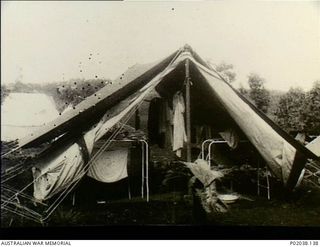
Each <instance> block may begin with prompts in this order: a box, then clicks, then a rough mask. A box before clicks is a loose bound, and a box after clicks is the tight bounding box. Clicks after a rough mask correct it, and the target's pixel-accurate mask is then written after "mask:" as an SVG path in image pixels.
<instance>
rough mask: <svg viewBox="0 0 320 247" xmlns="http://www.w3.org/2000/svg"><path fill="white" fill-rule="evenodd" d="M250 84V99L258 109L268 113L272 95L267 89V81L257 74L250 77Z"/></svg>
mask: <svg viewBox="0 0 320 247" xmlns="http://www.w3.org/2000/svg"><path fill="white" fill-rule="evenodd" d="M248 84H249V87H250V91H249V97H250V98H251V99H252V101H253V103H254V104H255V105H256V107H257V108H258V109H259V110H261V111H262V112H264V113H266V112H267V111H268V107H269V104H270V93H269V91H268V90H267V89H265V87H264V84H265V80H264V79H263V78H262V77H260V76H259V75H257V74H255V73H251V74H250V75H249V76H248Z"/></svg>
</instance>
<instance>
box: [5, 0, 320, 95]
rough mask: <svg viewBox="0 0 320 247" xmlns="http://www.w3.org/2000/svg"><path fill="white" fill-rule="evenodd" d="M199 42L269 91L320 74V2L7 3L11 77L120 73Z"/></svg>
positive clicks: (211, 56)
mask: <svg viewBox="0 0 320 247" xmlns="http://www.w3.org/2000/svg"><path fill="white" fill-rule="evenodd" d="M186 43H187V44H189V45H191V46H192V48H193V49H194V50H195V51H196V52H197V53H198V54H199V55H200V56H201V57H202V58H203V59H204V60H206V61H210V63H212V64H219V63H221V62H226V63H230V64H233V65H234V71H235V72H236V74H237V78H236V82H235V83H234V84H235V86H236V87H237V86H239V85H240V84H242V85H243V86H246V85H247V80H248V75H249V74H250V73H257V74H259V75H260V76H261V77H263V78H264V79H265V80H266V87H267V88H268V89H277V90H288V89H289V88H290V87H301V88H303V89H305V90H309V89H310V88H311V87H312V83H313V82H314V81H316V80H320V2H319V1H315V2H309V1H307V2H306V1H293V2H290V1H281V2H280V1H262V2H261V1H259V2H258V1H256V2H255V1H175V2H172V1H170V2H169V1H162V2H160V1H125V2H106V1H105V2H104V1H98V2H92V1H90V2H89V1H79V2H76V1H65V2H54V1H43V2H41V1H36V2H31V1H27V2H22V1H19V2H18V1H17V2H13V1H8V2H5V1H1V83H4V84H7V83H13V82H15V81H17V80H19V81H22V82H25V83H46V82H54V81H62V80H69V79H75V78H85V79H89V78H94V77H95V76H98V77H99V78H110V79H114V78H116V77H118V75H120V74H121V73H123V72H124V71H125V70H126V69H127V68H128V67H130V66H132V65H134V64H136V63H140V64H142V63H149V62H153V61H155V60H159V59H161V58H165V57H167V56H168V55H170V54H171V53H172V52H174V51H175V50H177V49H179V48H180V47H182V46H183V45H184V44H186Z"/></svg>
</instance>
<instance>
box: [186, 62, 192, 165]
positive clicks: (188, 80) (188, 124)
mask: <svg viewBox="0 0 320 247" xmlns="http://www.w3.org/2000/svg"><path fill="white" fill-rule="evenodd" d="M185 66H186V128H187V130H186V132H187V133H186V134H187V161H188V162H191V118H190V68H189V59H187V60H186V64H185Z"/></svg>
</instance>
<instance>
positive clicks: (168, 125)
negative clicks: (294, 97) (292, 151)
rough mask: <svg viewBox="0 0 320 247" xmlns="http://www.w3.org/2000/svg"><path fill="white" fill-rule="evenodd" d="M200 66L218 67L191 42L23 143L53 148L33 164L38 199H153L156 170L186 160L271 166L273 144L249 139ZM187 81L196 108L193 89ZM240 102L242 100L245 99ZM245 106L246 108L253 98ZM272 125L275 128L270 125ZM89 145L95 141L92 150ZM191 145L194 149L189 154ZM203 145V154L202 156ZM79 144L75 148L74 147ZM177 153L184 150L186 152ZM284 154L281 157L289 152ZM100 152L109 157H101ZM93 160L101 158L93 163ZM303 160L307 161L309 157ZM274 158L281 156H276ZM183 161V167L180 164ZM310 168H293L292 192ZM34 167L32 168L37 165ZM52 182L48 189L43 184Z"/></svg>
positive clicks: (126, 76)
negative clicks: (179, 143)
mask: <svg viewBox="0 0 320 247" xmlns="http://www.w3.org/2000/svg"><path fill="white" fill-rule="evenodd" d="M184 51H187V52H189V53H190V54H191V55H190V58H189V57H187V58H184V57H183V56H182V55H183V52H184ZM191 57H193V58H194V59H195V61H196V62H190V63H189V66H188V72H189V74H190V77H188V78H187V77H186V73H187V71H186V60H187V59H191ZM179 59H180V60H179ZM175 62H176V63H175ZM174 63H175V64H174ZM171 64H172V65H171ZM201 65H202V66H203V67H205V68H203V69H202V70H205V69H208V70H211V69H210V68H208V66H207V65H206V64H205V63H204V62H203V61H202V60H201V59H200V58H199V57H198V55H197V54H196V53H195V52H193V51H192V50H191V48H189V47H187V48H186V47H184V49H182V50H180V51H178V52H175V53H174V54H172V55H170V56H169V57H167V58H166V59H164V60H162V61H161V62H160V63H157V64H156V65H154V64H152V65H147V66H146V67H143V66H137V70H138V72H137V70H136V68H135V67H132V68H130V69H129V70H128V71H127V72H126V73H124V74H122V75H121V76H120V77H119V78H118V79H117V80H115V81H114V83H113V85H110V87H109V88H108V86H106V87H105V88H102V89H101V90H100V91H98V92H97V93H96V94H95V95H92V96H90V97H88V98H87V99H86V100H84V102H82V103H80V104H79V105H78V106H77V107H76V109H75V110H69V111H67V112H66V113H64V114H62V116H60V117H58V118H57V119H56V120H54V121H53V122H51V124H50V126H45V127H44V128H43V129H42V130H40V131H38V132H37V133H33V135H31V136H29V137H27V138H25V139H23V140H21V141H20V142H19V148H30V147H35V146H39V144H41V143H44V142H50V145H49V147H48V148H46V149H45V150H44V151H42V153H41V154H39V157H37V159H36V161H34V162H33V163H31V166H30V168H31V167H32V169H33V176H34V177H33V178H31V180H41V179H42V180H41V181H42V182H41V183H39V184H36V185H35V186H34V187H33V188H32V187H29V188H28V191H29V194H30V195H31V196H32V195H33V196H35V191H36V190H37V191H38V192H37V193H38V199H39V198H40V199H39V200H37V202H39V201H40V203H42V202H43V201H44V202H46V201H48V202H50V201H54V202H53V203H55V201H56V200H57V199H59V200H60V199H64V198H65V197H62V196H61V191H63V192H64V191H68V193H69V192H74V193H73V194H72V193H71V194H69V195H71V197H72V196H74V195H75V194H76V199H75V201H76V203H81V202H79V201H78V199H79V198H80V199H79V200H80V201H81V200H82V203H97V201H106V200H110V199H112V198H119V197H129V198H130V197H133V196H140V194H142V196H147V199H148V195H149V193H150V192H149V190H150V189H151V193H152V190H155V188H154V187H153V185H154V184H156V183H158V182H157V181H156V180H157V178H156V176H153V174H152V170H153V169H154V166H155V164H157V163H158V162H164V163H166V164H168V169H169V167H172V166H175V165H176V166H178V164H179V162H180V161H194V160H196V159H198V158H203V159H207V160H208V162H209V164H210V165H211V166H212V167H216V168H218V167H219V168H229V167H232V166H238V167H240V166H242V165H245V164H247V165H248V164H249V165H251V166H253V167H254V166H257V165H258V164H259V166H261V167H263V166H264V165H267V166H268V164H269V162H268V161H270V160H271V159H270V160H266V158H265V157H266V156H267V155H268V154H265V153H263V152H261V149H268V148H269V149H270V147H269V146H272V142H270V140H266V144H265V145H264V144H263V141H262V143H261V147H257V144H255V145H254V144H253V143H252V140H253V141H256V139H255V138H256V137H251V139H250V138H248V135H247V134H248V131H247V132H246V133H247V134H245V131H243V129H244V128H243V125H242V127H240V125H239V121H236V120H235V118H234V117H232V116H231V114H230V112H231V113H232V111H231V110H230V108H228V107H229V105H228V104H225V103H224V102H222V100H221V98H222V99H223V100H224V101H228V100H229V98H228V97H229V96H228V95H218V93H217V91H215V90H213V87H214V86H213V84H210V83H208V79H207V78H205V76H204V72H203V71H200V68H201ZM170 66H171V67H170ZM215 78H218V79H215V80H219V81H221V83H222V85H223V86H224V87H226V88H227V89H226V90H229V91H230V92H231V93H232V94H233V95H234V96H233V97H239V95H238V94H237V93H236V92H235V91H232V90H234V89H232V90H231V89H230V88H231V86H230V85H227V84H228V83H227V82H225V81H223V79H222V78H220V77H219V76H218V75H217V76H216V77H215ZM189 79H190V81H189ZM188 83H189V86H190V98H189V99H190V101H189V102H190V108H188V99H187V98H188V95H187V92H186V90H187V85H188ZM219 83H220V82H219ZM177 96H180V98H179V100H180V101H179V100H175V99H177V98H178V97H177ZM240 100H241V102H243V99H242V98H240ZM181 101H182V102H181ZM178 104H182V105H183V108H184V109H183V110H180V112H179V113H177V114H180V115H179V116H180V120H175V117H176V109H177V105H178ZM242 104H244V105H245V106H247V105H248V104H249V103H248V102H244V103H242ZM131 105H132V107H131ZM133 105H134V106H133ZM130 107H131V108H130ZM250 107H251V106H250ZM250 109H251V108H250ZM188 111H189V113H190V129H189V130H188V123H187V122H188V121H189V120H188V118H187V116H186V115H187V112H188ZM121 114H122V115H121ZM254 114H256V115H258V118H259V117H260V118H261V114H262V113H261V112H259V110H257V109H255V111H254ZM181 116H182V122H181ZM244 117H245V116H244ZM260 118H259V121H260ZM265 118H267V117H265ZM263 120H265V119H263ZM175 121H178V122H175ZM179 121H180V122H179ZM111 122H112V123H111ZM99 124H100V125H99ZM105 124H108V127H106V128H102V127H101V129H102V130H101V129H98V130H96V128H98V127H99V126H104V125H105ZM266 125H267V127H268V128H269V123H267V124H266ZM252 128H255V127H254V126H253V127H252ZM261 129H262V131H264V130H265V129H267V128H262V127H261ZM99 131H100V132H101V134H99V133H100V132H99ZM175 131H178V132H179V133H178V132H175ZM268 131H269V129H268ZM89 132H90V135H92V134H91V132H92V133H95V134H94V135H96V136H95V137H92V139H93V140H92V141H91V139H90V138H91V137H90V135H89V134H88V133H89ZM183 132H187V134H190V140H185V138H184V134H183ZM188 132H189V133H188ZM266 132H267V131H266ZM275 132H276V131H275ZM177 133H178V134H177ZM87 134H88V135H87ZM276 134H277V133H276ZM281 134H282V133H281ZM97 136H99V138H98V137H97ZM279 136H281V135H280V134H279ZM89 137H90V138H89ZM175 138H180V141H181V138H182V139H184V140H183V145H182V146H179V147H178V149H174V148H173V146H174V145H175V144H174V143H175V141H176V140H175ZM277 138H279V137H277ZM290 138H291V137H290ZM290 138H289V137H285V138H284V140H288V139H289V143H290V144H291V145H293V147H294V148H296V147H298V148H296V149H297V150H298V149H299V152H300V151H301V150H302V151H301V152H302V154H307V155H306V156H308V155H310V157H311V158H314V157H313V156H312V155H311V154H310V153H308V151H306V150H305V148H304V147H303V146H302V145H300V144H299V143H298V142H295V141H294V140H291V139H290ZM89 139H90V141H88V140H89ZM292 139H293V138H292ZM206 140H215V141H220V143H217V144H214V143H213V145H212V146H210V147H211V148H212V150H209V149H210V148H209V146H208V145H205V146H204V145H203V143H204V141H206ZM143 141H144V142H143ZM259 141H260V140H259ZM284 142H285V141H282V139H281V141H279V143H284ZM88 143H91V144H92V148H91V144H88ZM145 143H147V145H146V144H145ZM188 143H189V144H188ZM207 144H209V143H207ZM75 145H76V146H75ZM188 145H190V146H189V147H190V149H189V150H191V153H189V154H188V152H189V151H188V148H187V147H188ZM268 145H269V146H268ZM299 145H300V146H301V147H300V146H299ZM203 146H204V147H205V152H204V153H202V147H203ZM72 148H74V150H76V151H72ZM259 148H260V149H259ZM66 150H67V151H66ZM70 150H71V151H72V152H74V153H72V152H71V151H70ZM119 150H121V152H120V151H119ZM177 150H178V151H179V150H180V151H181V154H180V152H178V151H177ZM69 151H70V152H71V154H70V156H72V159H69V160H68V159H67V158H68V154H66V152H69ZM117 152H118V153H117ZM279 152H280V153H281V155H282V152H283V151H282V150H279ZM283 153H284V152H283ZM262 154H264V156H263V155H262ZM103 155H105V156H103ZM188 155H190V156H191V160H188ZM161 156H165V159H163V160H161V158H159V157H161ZM283 156H285V153H284V154H283ZM99 157H104V158H102V159H100V160H98V159H99ZM112 157H114V158H112ZM281 157H282V156H281ZM288 157H289V156H288ZM64 158H65V159H64ZM289 158H290V159H289ZM289 158H288V160H290V162H291V163H290V162H289V163H290V167H289V168H288V169H289V170H290V172H291V169H293V168H292V167H293V163H294V162H293V161H292V159H294V155H293V156H292V157H291V156H290V157H289ZM307 158H309V157H307ZM92 159H95V160H94V161H93V162H91V160H92ZM302 160H303V161H305V157H303V159H302ZM272 162H278V161H277V159H276V158H272ZM300 163H301V162H300ZM35 164H37V165H38V167H37V169H38V168H39V171H36V168H35V167H36V165H35ZM51 164H54V165H52V166H51ZM79 164H81V165H79ZM86 164H90V167H88V169H85V172H83V170H81V169H82V168H83V167H85V165H86ZM120 164H122V165H120ZM291 165H292V166H291ZM78 166H79V168H78ZM180 166H181V167H182V165H181V164H180ZM303 166H304V164H303V165H301V164H300V166H298V165H297V166H295V167H294V169H293V170H295V174H294V178H293V180H294V183H293V186H292V184H291V185H290V186H291V189H292V188H294V186H295V184H296V180H297V179H298V177H299V176H300V173H301V170H302V169H303ZM274 171H276V169H275V168H274V169H272V166H271V169H270V172H271V173H274V175H276V177H278V179H280V180H281V179H283V178H282V177H281V176H280V177H279V174H280V173H281V171H280V172H278V173H277V171H276V172H274ZM28 172H29V173H30V170H29V171H28ZM37 172H38V173H37ZM149 172H150V173H149ZM111 173H112V174H111ZM30 174H31V173H30ZM37 174H38V175H37ZM114 174H116V175H114ZM110 175H114V176H111V177H110ZM149 175H150V177H149ZM286 176H287V175H286ZM290 176H291V174H290ZM290 176H289V180H290ZM286 179H287V178H286ZM58 180H59V181H58ZM80 180H81V181H80ZM291 180H292V179H291ZM48 181H49V182H48ZM51 181H53V182H52V184H50V182H51ZM57 181H58V182H57ZM78 181H80V183H78V184H77V186H76V184H75V182H78ZM285 181H286V180H285ZM160 183H161V182H160ZM45 184H47V187H48V188H49V189H48V190H46V188H43V187H45V186H44V185H45ZM284 184H285V183H284ZM37 186H38V187H37ZM149 186H150V188H149ZM186 187H187V186H186ZM186 189H187V188H186ZM42 192H43V194H42ZM50 193H51V194H50ZM35 197H36V196H35ZM77 198H78V199H77ZM42 199H43V200H42ZM73 203H75V202H74V201H73ZM48 204H50V203H48Z"/></svg>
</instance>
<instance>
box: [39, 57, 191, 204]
mask: <svg viewBox="0 0 320 247" xmlns="http://www.w3.org/2000/svg"><path fill="white" fill-rule="evenodd" d="M184 59H185V57H184V56H183V55H182V54H181V55H180V56H179V57H178V58H176V60H175V61H174V62H173V63H170V64H169V65H168V67H167V68H165V69H164V70H163V71H162V72H161V73H159V74H157V75H156V76H155V77H154V78H153V79H152V80H151V81H149V82H148V83H147V84H146V85H144V87H143V88H141V89H140V90H137V91H135V92H132V94H131V95H130V96H129V97H128V98H126V99H124V100H122V101H121V102H119V103H118V104H117V105H116V106H114V107H112V108H110V109H109V110H108V111H107V112H106V113H105V115H104V116H103V117H102V119H101V120H100V122H99V123H98V124H97V125H95V126H93V127H92V128H91V129H90V130H89V131H88V132H86V133H85V134H84V135H83V136H80V138H79V139H78V140H77V141H76V142H75V143H73V144H71V145H68V146H62V147H61V148H60V149H59V150H57V151H56V152H55V153H54V154H51V155H49V156H46V157H44V158H43V159H42V160H40V161H39V162H38V163H37V164H36V165H35V166H34V167H33V175H34V180H35V183H34V197H35V198H36V199H37V200H47V199H49V198H51V197H52V196H53V195H55V194H57V193H59V192H61V191H63V190H65V189H68V188H69V187H70V185H71V184H73V183H74V182H76V181H78V180H79V179H80V178H81V177H82V176H83V175H84V174H85V173H86V172H87V170H88V168H89V167H90V164H92V162H93V161H94V158H95V157H91V154H92V149H93V146H94V143H95V142H96V141H98V140H99V139H100V138H101V137H102V136H104V135H105V133H106V132H108V130H110V128H112V127H113V126H115V124H117V123H118V122H120V121H121V120H122V119H123V118H124V117H125V116H126V115H127V114H129V113H130V112H132V111H134V110H135V109H136V107H138V106H139V103H140V102H142V100H143V99H144V98H145V97H146V96H147V95H148V93H150V92H151V91H152V90H153V89H154V88H155V86H156V85H157V84H158V83H159V82H160V81H162V79H163V78H164V77H165V76H166V75H167V74H169V73H170V72H171V71H173V70H174V69H175V68H176V67H177V66H178V65H179V64H180V63H181V62H182V61H183V60H184ZM107 144H108V143H107ZM89 158H91V160H90V161H89Z"/></svg>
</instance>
